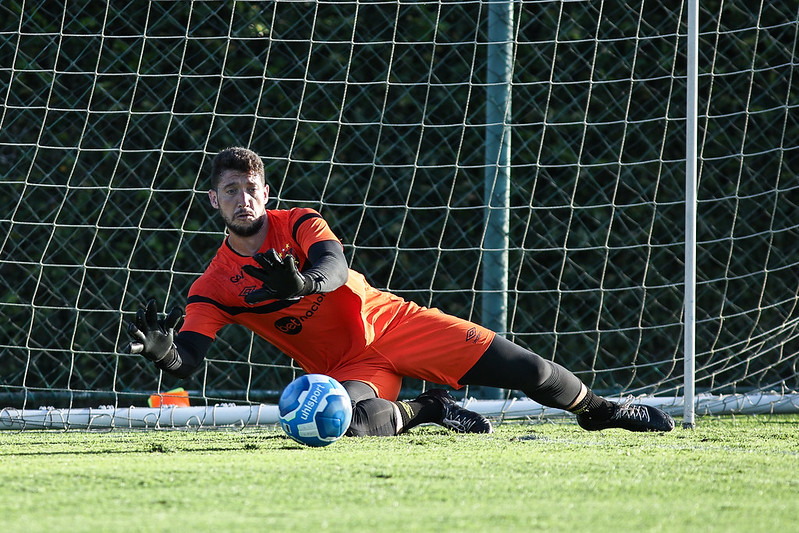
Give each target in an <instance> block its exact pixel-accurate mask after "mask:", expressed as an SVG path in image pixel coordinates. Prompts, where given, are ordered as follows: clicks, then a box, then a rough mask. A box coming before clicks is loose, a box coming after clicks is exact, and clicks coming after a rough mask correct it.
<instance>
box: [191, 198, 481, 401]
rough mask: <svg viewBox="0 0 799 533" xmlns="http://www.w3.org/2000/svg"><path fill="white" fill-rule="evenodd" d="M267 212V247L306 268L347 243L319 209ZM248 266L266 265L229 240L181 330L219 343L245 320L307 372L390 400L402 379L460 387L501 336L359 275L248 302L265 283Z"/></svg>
mask: <svg viewBox="0 0 799 533" xmlns="http://www.w3.org/2000/svg"><path fill="white" fill-rule="evenodd" d="M266 213H267V217H268V219H267V220H268V233H267V236H266V238H265V240H264V243H263V245H262V246H261V248H260V250H259V251H260V252H264V251H266V250H269V249H270V248H273V249H274V250H275V251H277V252H278V254H279V255H280V256H281V257H285V256H287V255H291V256H293V257H294V258H295V259H296V261H297V263H298V268H299V270H300V271H302V270H303V268H304V267H305V266H306V262H307V260H308V249H309V248H310V247H311V245H313V244H314V243H317V242H320V241H331V240H332V241H336V242H340V241H339V240H338V238H337V237H336V236H335V234H334V233H333V232H332V230H331V229H330V227H329V226H328V224H327V222H326V221H325V220H324V219H323V218H322V217H321V215H319V213H317V212H316V211H314V210H313V209H307V208H294V209H290V210H267V212H266ZM247 264H250V265H255V266H258V265H257V264H256V263H255V261H254V260H253V259H252V257H247V256H242V255H239V254H238V253H236V252H235V251H234V250H233V249H232V248H230V246H229V245H228V242H227V239H226V240H225V242H224V243H223V244H222V246H220V248H219V250H218V251H217V253H216V256H215V257H214V258H213V259H212V260H211V263H210V264H209V266H208V268H207V269H206V270H205V272H204V273H203V274H202V275H201V276H200V277H199V278H198V279H197V280H196V281H195V282H194V284H193V285H192V287H191V289H190V291H189V297H188V302H187V306H186V317H185V322H184V325H183V327H182V329H181V331H193V332H196V333H200V334H202V335H205V336H207V337H210V338H212V339H213V338H215V336H216V333H217V331H219V329H220V328H222V327H223V326H225V325H227V324H241V325H243V326H245V327H247V328H248V329H250V330H252V331H253V332H255V333H256V334H257V335H259V336H261V337H263V338H264V339H266V340H267V341H269V342H270V343H271V344H273V345H274V346H276V347H277V348H278V349H280V350H281V351H282V352H283V353H285V354H287V355H288V356H289V357H291V358H293V359H294V360H295V361H297V363H298V364H299V365H300V366H301V367H302V368H303V369H304V370H305V371H306V372H309V373H321V374H327V375H330V376H332V377H334V378H336V379H339V381H343V380H346V379H358V380H361V381H365V382H367V383H369V384H371V385H372V386H373V387H374V388H375V389H376V390H377V392H378V394H380V395H381V396H382V397H387V398H389V399H394V398H396V395H397V393H398V392H399V387H400V381H401V378H402V376H410V377H416V378H419V379H426V380H430V381H434V382H436V383H442V384H448V385H451V386H453V387H456V388H457V387H459V385H458V383H457V380H458V379H459V378H460V377H462V376H463V374H464V373H465V372H466V371H467V370H468V369H469V368H471V366H472V365H473V364H474V362H476V360H477V359H478V358H479V357H480V355H482V353H483V352H484V351H485V349H486V348H487V347H488V344H489V343H490V341H491V340H492V339H493V337H494V333H493V332H491V331H489V330H486V329H485V328H482V327H481V326H478V325H476V324H473V323H471V322H468V321H465V320H461V319H458V318H455V317H451V316H449V315H445V314H444V313H441V312H440V311H438V310H434V309H428V308H425V307H421V306H418V305H416V304H414V303H413V302H407V301H405V300H403V299H402V298H400V297H398V296H395V295H393V294H391V293H388V292H383V291H379V290H377V289H375V288H373V287H371V286H370V285H369V283H367V281H366V279H365V278H364V277H363V276H362V275H361V274H360V273H358V272H355V271H354V270H351V269H350V270H349V273H348V279H347V282H346V283H345V284H344V285H342V286H341V287H339V288H337V289H335V290H334V291H332V292H328V293H323V294H311V295H308V296H303V297H300V298H294V299H289V300H266V301H264V302H261V303H257V304H247V303H245V301H244V297H245V295H247V294H248V293H249V292H251V291H253V290H255V289H258V288H260V286H261V283H260V281H258V280H257V279H255V278H253V277H250V276H249V275H247V274H246V273H245V272H244V271H243V270H242V266H243V265H247Z"/></svg>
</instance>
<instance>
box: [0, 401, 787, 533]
mask: <svg viewBox="0 0 799 533" xmlns="http://www.w3.org/2000/svg"><path fill="white" fill-rule="evenodd" d="M797 500H799V416H767V417H736V418H721V419H717V418H700V419H699V420H698V427H697V429H695V430H683V429H679V428H678V429H676V430H675V431H673V432H672V433H669V434H634V433H628V432H624V431H621V430H609V431H604V432H600V433H589V432H585V431H582V430H580V429H579V428H578V427H577V426H576V425H574V424H572V423H569V422H558V423H548V424H536V425H526V424H503V425H501V426H499V427H498V428H497V431H496V432H495V433H494V434H491V435H456V434H452V433H449V432H446V431H444V430H441V429H439V428H436V427H422V428H417V429H415V430H413V431H412V432H411V433H409V434H406V435H402V436H400V437H396V438H363V439H342V440H340V441H338V442H336V443H334V444H332V445H331V446H328V447H326V448H318V449H313V448H305V447H302V446H300V445H299V444H296V443H294V442H293V441H291V440H289V439H288V438H286V437H285V436H283V434H282V433H281V432H280V431H279V430H276V429H245V430H237V431H122V430H115V431H110V432H104V433H89V432H54V431H30V432H0V524H2V529H3V531H4V532H9V533H10V532H17V531H19V532H23V531H24V532H29V533H34V532H39V531H42V532H44V531H46V532H51V533H52V532H55V531H69V532H81V531H104V532H105V531H119V532H135V531H163V532H167V531H169V532H179V531H186V532H202V531H211V532H216V533H227V532H230V531H274V532H278V531H280V532H282V531H303V532H308V533H311V532H316V531H359V532H360V531H364V532H383V531H403V532H410V531H434V532H442V531H459V532H464V531H470V532H471V531H474V532H486V531H547V532H549V531H570V532H574V531H591V532H602V531H614V532H620V531H632V532H641V531H668V532H673V531H691V532H696V531H702V532H714V531H719V532H722V531H723V532H727V531H742V532H756V531H764V532H765V531H769V532H774V531H793V530H795V529H796V520H797V513H796V511H797V509H799V502H797Z"/></svg>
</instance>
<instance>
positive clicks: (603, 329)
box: [0, 0, 799, 428]
mask: <svg viewBox="0 0 799 533" xmlns="http://www.w3.org/2000/svg"><path fill="white" fill-rule="evenodd" d="M691 10H695V12H694V11H691ZM0 13H1V14H2V16H0V34H2V39H1V40H0V99H2V108H0V201H2V204H3V205H4V206H6V207H5V209H4V210H3V211H2V212H0V290H1V291H2V298H1V299H0V428H2V427H13V428H18V427H37V425H38V426H39V427H41V425H42V424H48V423H53V422H52V421H53V420H67V422H66V423H64V424H63V425H64V426H66V427H85V426H87V425H88V426H91V427H96V425H97V424H98V423H101V422H102V421H104V420H109V421H112V422H109V424H110V425H111V426H113V427H128V426H130V425H131V424H135V423H138V422H132V420H138V418H137V417H139V416H140V415H142V420H143V421H142V422H141V423H142V424H144V425H145V426H147V427H153V425H155V426H158V427H161V426H164V425H169V424H170V423H172V424H177V425H193V424H195V423H196V422H197V421H198V420H201V421H202V423H201V424H200V425H206V424H207V423H208V422H207V421H212V422H213V424H211V425H214V424H217V423H222V422H220V421H222V420H226V421H228V422H224V423H222V424H223V425H225V424H230V425H240V424H242V423H247V424H249V423H264V421H265V420H269V417H268V416H266V414H265V413H268V412H271V411H269V406H270V405H271V404H273V403H274V402H275V401H276V399H277V396H278V394H279V391H280V390H281V389H282V387H283V386H285V385H286V384H287V383H288V382H289V381H290V380H291V379H292V378H293V377H296V376H297V375H298V374H299V373H300V372H301V370H300V369H299V368H298V367H297V366H296V365H294V364H293V363H292V362H291V361H290V360H289V359H288V358H287V357H285V356H284V355H282V354H281V353H279V352H278V351H277V350H276V349H275V348H274V347H272V346H270V345H269V344H267V343H266V342H264V341H263V340H261V339H259V338H258V337H256V336H254V335H252V334H251V333H250V332H248V331H246V330H244V329H241V328H239V327H234V326H231V327H228V328H226V329H224V330H222V331H221V332H220V335H219V336H218V339H217V341H216V342H215V343H214V345H213V346H212V349H211V352H210V353H209V355H208V357H207V359H206V361H205V364H204V366H203V368H202V369H200V371H198V372H197V373H196V374H195V375H193V376H191V377H190V378H188V379H186V380H177V379H175V378H172V377H170V376H169V375H167V374H162V373H160V372H158V371H157V369H155V368H154V367H153V366H152V364H150V363H149V362H147V361H146V360H144V359H142V358H141V357H139V356H133V355H128V354H124V353H121V351H120V347H121V346H123V345H124V344H125V343H126V342H127V334H126V322H127V321H128V320H130V319H131V318H132V317H133V315H134V313H135V311H136V309H137V308H138V307H139V306H140V305H141V304H142V303H143V302H145V301H146V300H147V299H148V298H151V297H155V298H156V299H157V300H158V303H159V306H160V307H161V311H165V310H168V309H169V308H171V307H172V306H173V305H184V304H185V297H186V293H187V291H188V288H189V286H190V284H191V283H192V281H193V280H194V279H196V277H197V276H198V275H199V274H200V273H201V272H202V270H203V268H204V266H205V265H206V264H207V262H208V261H209V260H210V258H211V256H212V254H213V253H214V251H215V250H216V248H217V247H218V245H219V243H220V242H221V239H222V238H223V226H222V224H221V223H220V221H219V220H218V217H217V216H215V213H214V212H213V211H212V210H211V209H210V208H209V207H208V205H207V195H206V191H207V189H208V187H209V185H208V173H209V165H210V160H211V158H212V157H213V155H214V154H215V153H216V152H218V151H219V150H221V149H222V148H225V147H227V146H231V145H244V146H248V147H250V148H252V149H254V150H255V151H256V152H258V153H259V154H261V156H262V157H263V159H264V164H265V167H266V173H267V180H268V182H269V185H270V190H271V192H272V201H271V202H270V205H269V207H271V208H289V207H294V206H308V207H313V208H316V209H318V210H319V211H320V212H321V213H322V214H323V216H324V217H325V218H326V219H327V220H328V221H329V222H330V224H331V226H332V228H333V230H334V231H335V232H336V233H337V235H338V236H339V237H340V238H341V240H342V242H343V244H344V247H345V254H346V256H347V259H348V261H349V262H350V264H351V266H352V267H353V268H355V269H357V270H359V271H361V272H363V273H364V274H365V275H366V276H367V278H368V279H369V281H370V282H371V283H372V284H373V285H374V286H376V287H379V288H385V289H388V290H391V291H392V292H395V293H396V294H398V295H400V296H403V297H405V298H408V299H411V300H414V301H416V302H417V303H419V304H422V305H426V306H435V307H439V308H441V309H443V310H445V311H447V312H449V313H451V314H454V315H457V316H461V317H463V318H467V319H472V320H476V321H481V322H482V321H488V318H487V317H489V316H490V315H491V313H492V312H494V311H495V310H496V309H501V310H502V311H501V313H499V314H500V315H501V316H499V317H497V321H496V322H494V323H492V325H491V327H492V328H493V329H497V330H501V331H499V333H501V334H503V335H505V336H507V337H508V338H510V339H512V340H513V341H514V342H517V343H519V344H521V345H523V346H525V347H528V348H530V349H531V350H533V351H535V352H537V353H539V354H540V355H541V356H543V357H545V358H546V359H549V360H553V361H556V362H558V363H561V364H563V365H564V366H566V367H567V368H569V369H571V370H573V371H575V373H576V374H577V375H578V376H579V377H580V378H581V379H582V380H584V381H585V382H586V383H587V384H588V385H589V386H591V387H592V388H593V389H594V390H596V391H597V392H599V393H601V394H604V395H606V396H608V397H611V398H621V397H625V396H627V395H632V396H634V397H637V398H639V399H641V401H647V402H657V404H658V405H661V406H663V407H664V408H665V409H667V410H668V411H669V412H671V413H673V414H675V415H680V414H683V416H684V417H685V421H684V423H689V424H692V423H693V421H692V420H690V418H691V415H690V414H689V411H688V410H687V407H690V406H686V401H688V402H689V403H690V404H691V406H695V413H696V414H697V415H700V416H701V415H705V414H712V413H724V412H740V413H751V412H784V410H788V411H794V410H796V406H797V404H799V402H797V400H796V390H797V389H799V377H798V372H797V371H798V370H799V369H798V368H797V367H798V366H799V356H798V355H797V354H799V306H798V305H797V304H798V303H799V282H798V281H797V276H796V272H797V271H799V256H798V255H797V254H796V253H795V251H794V250H795V242H796V240H797V237H798V236H799V217H797V216H796V214H797V206H799V184H798V182H797V180H796V168H799V90H797V88H798V87H799V80H797V76H796V75H795V65H796V63H797V40H799V22H797V21H798V20H799V9H797V7H796V6H795V5H792V4H791V3H779V2H775V3H748V4H746V5H744V3H734V4H731V3H729V2H718V1H715V2H701V3H698V4H697V3H693V2H691V3H689V4H688V5H686V4H685V3H679V2H676V3H668V2H666V3H664V2H646V1H643V0H642V1H637V2H625V3H624V4H612V5H610V4H607V3H596V2H587V1H545V0H535V1H527V0H525V1H517V2H512V3H510V2H486V1H484V0H482V1H478V0H461V1H457V2H440V1H425V0H418V1H411V2H394V1H381V2H357V1H355V0H352V1H349V0H342V1H335V2H324V1H321V2H294V1H287V0H276V1H271V2H247V1H236V2H166V1H158V0H156V1H143V0H128V1H125V2H107V1H102V0H93V1H88V2H61V3H55V2H45V1H42V0H35V1H24V2H23V1H17V0H11V1H9V2H3V4H2V6H0ZM691 13H694V15H695V21H694V22H695V28H694V25H692V24H691ZM497 20H504V21H506V22H507V23H508V24H507V25H506V26H505V27H504V28H503V32H504V33H500V32H498V31H497V26H496V25H495V23H496V21H497ZM694 30H695V31H694ZM692 35H693V36H694V38H695V43H694V47H693V48H692V47H691V36H692ZM692 54H695V59H696V63H695V65H696V67H695V68H696V74H695V76H694V75H693V74H692V72H691V68H692V67H691V65H692V64H694V63H693V59H692ZM500 64H501V69H500ZM692 80H693V81H692ZM691 84H695V88H694V89H693V91H694V93H693V94H694V97H695V99H696V105H695V108H694V107H693V106H692V105H691V104H690V103H689V96H688V95H689V85H691ZM692 128H695V131H696V144H695V151H694V153H693V155H691V152H690V149H689V146H690V144H691V137H692V134H691V133H690V132H689V130H691V129H692ZM489 139H494V142H495V143H496V144H493V145H491V144H488V140H489ZM694 159H695V161H694V162H695V167H696V168H695V170H696V179H695V180H694V184H695V185H696V191H695V199H694V200H692V199H690V198H689V197H688V193H689V191H686V185H687V184H688V181H687V178H686V175H687V174H690V172H691V170H690V168H689V167H690V164H691V160H694ZM690 203H694V204H695V206H696V218H695V224H696V228H695V254H694V255H693V260H694V261H695V281H694V282H688V283H687V280H688V279H689V277H690V276H689V275H688V274H687V271H688V270H689V268H693V267H691V265H689V264H688V263H689V262H690V261H691V260H690V259H689V256H688V253H687V247H688V246H689V245H688V244H687V243H688V241H689V238H690V234H689V233H690V232H689V231H688V228H687V224H690V223H689V222H687V218H686V211H687V207H688V205H689V204H690ZM500 211H501V213H502V216H501V217H497V218H493V217H492V216H489V214H493V213H499V212H500ZM489 228H491V229H489ZM497 243H500V244H499V245H498V244H497ZM495 259H499V261H495ZM489 264H494V265H496V264H501V265H502V267H501V270H502V272H501V273H499V274H496V273H493V274H490V273H489V272H492V271H491V270H490V269H489V268H488V266H487V265H489ZM691 292H692V293H693V295H694V298H695V302H694V305H695V308H693V309H692V310H693V311H694V319H693V320H691V318H690V316H689V315H690V313H689V312H688V311H686V299H687V298H686V297H687V296H688V295H689V294H690V293H691ZM492 295H498V296H500V297H501V298H500V299H499V303H496V300H495V299H494V298H492V297H491V296H492ZM492 301H493V302H494V303H491V302H492ZM494 314H496V313H494ZM686 334H688V335H689V336H690V337H692V340H691V343H692V344H693V345H694V350H693V358H692V360H689V359H687V358H686V352H687V351H688V347H687V344H688V343H687V342H685V340H686ZM689 363H692V365H691V364H689ZM690 367H693V369H694V370H693V372H692V376H693V381H692V383H693V385H694V386H695V402H694V401H691V400H690V395H691V394H690V391H687V390H686V389H687V387H686V383H687V382H686V380H685V378H686V373H685V370H686V369H687V368H690ZM689 372H690V371H689ZM425 386H426V384H424V383H421V382H417V381H414V380H406V381H405V383H404V387H403V392H402V395H403V396H412V395H414V394H416V393H417V392H418V391H419V390H421V389H422V388H423V387H425ZM175 387H183V388H185V389H186V390H188V391H189V396H190V400H191V404H192V405H191V407H190V408H174V409H173V408H162V409H159V410H156V411H148V409H149V408H148V407H147V398H148V397H149V396H150V395H151V394H154V393H160V392H164V391H168V390H170V389H173V388H175ZM463 396H464V401H467V402H471V401H472V400H471V398H472V397H476V398H477V399H476V400H474V402H476V403H472V404H470V405H472V406H473V407H474V408H475V409H476V410H479V411H481V412H486V413H488V414H491V415H492V416H496V417H499V418H518V417H522V418H524V417H539V416H548V415H549V414H551V413H552V414H554V413H555V412H554V411H552V410H545V409H540V406H536V405H533V404H534V402H530V401H529V400H526V399H524V398H522V395H521V394H520V393H519V391H503V397H502V398H499V399H497V398H491V397H490V396H491V394H490V393H488V392H487V391H479V390H466V391H464V393H463ZM755 406H756V407H755ZM179 409H192V410H196V412H189V411H179V412H180V413H182V414H181V415H180V416H182V417H184V418H185V420H184V419H183V418H175V416H174V415H176V414H177V411H178V410H179ZM525 409H526V411H524V410H525ZM131 411H132V413H133V414H131ZM173 411H174V412H173ZM224 413H227V414H225V415H224V416H228V415H230V416H229V418H224V417H223V414H224ZM47 420H49V421H50V422H47ZM153 420H155V421H156V422H155V423H152V422H153ZM169 420H172V422H169ZM179 420H182V421H183V422H179ZM242 420H245V421H246V422H242ZM42 421H44V422H42ZM70 421H71V422H70ZM254 421H255V422H254ZM4 424H5V425H4ZM147 424H150V425H149V426H148V425H147Z"/></svg>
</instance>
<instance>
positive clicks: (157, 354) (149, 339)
mask: <svg viewBox="0 0 799 533" xmlns="http://www.w3.org/2000/svg"><path fill="white" fill-rule="evenodd" d="M182 323H183V309H181V308H180V307H173V308H172V310H171V311H170V312H169V314H168V315H167V316H166V318H163V319H160V320H159V319H158V309H157V306H156V303H155V300H154V299H151V300H150V301H149V302H147V305H146V306H145V307H144V308H141V309H139V310H138V311H137V312H136V318H135V319H134V321H133V322H128V333H129V334H130V337H131V341H130V344H128V347H127V352H128V353H132V354H141V355H142V356H144V357H146V358H147V359H149V360H150V361H154V362H156V363H157V362H159V361H162V360H163V359H165V358H166V356H167V355H169V353H170V351H171V350H172V349H173V347H174V340H175V331H176V330H179V329H180V325H181V324H182Z"/></svg>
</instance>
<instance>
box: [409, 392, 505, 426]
mask: <svg viewBox="0 0 799 533" xmlns="http://www.w3.org/2000/svg"><path fill="white" fill-rule="evenodd" d="M424 398H430V399H433V400H436V401H437V402H438V403H440V404H441V405H442V407H443V409H442V415H441V420H436V421H435V423H436V424H439V425H442V426H444V427H445V428H447V429H451V430H452V431H456V432H458V433H492V432H493V431H494V428H493V427H491V422H489V421H488V419H487V418H486V417H484V416H483V415H481V414H479V413H475V412H474V411H469V410H468V409H464V408H463V407H461V406H460V405H458V403H457V402H456V401H455V399H454V398H453V397H452V396H450V395H449V393H448V392H447V391H445V390H444V389H431V390H429V391H427V392H424V393H422V394H420V395H419V398H418V399H419V400H423V399H424Z"/></svg>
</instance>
